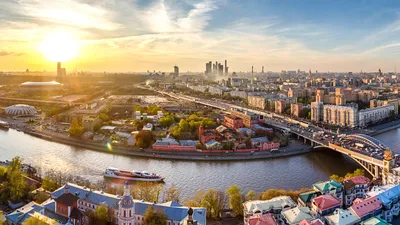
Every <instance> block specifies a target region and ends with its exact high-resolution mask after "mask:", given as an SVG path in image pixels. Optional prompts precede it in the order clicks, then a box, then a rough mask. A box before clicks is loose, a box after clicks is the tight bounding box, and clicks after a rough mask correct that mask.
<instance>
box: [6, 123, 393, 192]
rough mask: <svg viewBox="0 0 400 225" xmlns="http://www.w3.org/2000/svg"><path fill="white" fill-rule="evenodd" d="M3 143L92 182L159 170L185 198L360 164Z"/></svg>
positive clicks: (300, 183)
mask: <svg viewBox="0 0 400 225" xmlns="http://www.w3.org/2000/svg"><path fill="white" fill-rule="evenodd" d="M393 135H399V136H400V133H395V134H393ZM399 136H396V137H399ZM392 139H394V138H393V136H392ZM382 140H383V139H382ZM384 142H385V141H384ZM0 143H1V145H0V153H1V154H0V160H5V159H11V158H13V157H15V156H22V158H23V159H24V160H25V162H27V163H30V164H32V165H35V166H40V167H41V168H42V170H43V171H46V170H50V169H53V170H55V171H62V172H65V173H68V174H71V175H79V176H82V177H83V178H86V179H89V180H90V181H92V182H97V181H99V180H102V179H103V176H102V173H103V171H104V169H105V168H106V167H108V166H113V167H117V168H120V169H130V170H131V169H137V170H148V171H151V172H155V173H158V174H161V175H163V176H165V177H166V180H165V182H166V183H165V185H166V186H169V185H172V184H175V185H176V186H178V187H179V188H181V190H182V191H181V195H182V197H183V198H184V199H185V198H187V197H189V196H192V195H194V193H195V192H197V191H198V190H200V189H209V188H216V189H220V190H223V189H226V188H227V187H229V186H231V185H233V184H237V185H238V186H239V187H241V188H243V190H244V191H246V192H247V191H248V190H250V189H253V190H254V191H256V192H261V191H265V190H266V189H269V188H278V189H300V188H302V187H310V186H311V185H312V184H313V183H315V182H317V181H321V180H326V179H328V177H329V176H330V175H331V174H333V173H335V174H338V175H342V176H343V175H345V174H346V173H347V172H351V171H353V170H354V169H356V168H359V167H358V165H357V164H356V163H355V162H354V161H352V160H351V159H349V158H347V157H346V156H343V155H341V154H340V153H336V152H333V151H331V150H320V151H317V152H313V153H310V154H306V155H299V156H293V157H287V158H277V159H269V160H255V161H248V162H201V161H198V162H185V161H177V160H155V159H146V158H137V157H128V156H120V155H113V154H109V153H100V152H96V151H91V150H85V149H81V148H76V147H71V146H67V145H63V144H59V143H53V142H49V141H46V140H41V139H39V138H36V137H32V136H29V135H26V134H24V133H22V132H17V131H15V130H12V129H10V130H9V131H8V132H4V131H0ZM386 143H387V142H386Z"/></svg>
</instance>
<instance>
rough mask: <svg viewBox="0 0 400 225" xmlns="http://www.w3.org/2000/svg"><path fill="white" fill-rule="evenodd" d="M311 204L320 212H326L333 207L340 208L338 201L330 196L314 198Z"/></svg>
mask: <svg viewBox="0 0 400 225" xmlns="http://www.w3.org/2000/svg"><path fill="white" fill-rule="evenodd" d="M312 201H313V203H314V204H315V205H316V206H317V207H318V208H319V209H321V210H326V209H329V208H332V207H335V206H340V200H339V199H337V198H336V197H334V196H333V195H331V194H325V195H321V196H319V197H316V198H314V199H313V200H312Z"/></svg>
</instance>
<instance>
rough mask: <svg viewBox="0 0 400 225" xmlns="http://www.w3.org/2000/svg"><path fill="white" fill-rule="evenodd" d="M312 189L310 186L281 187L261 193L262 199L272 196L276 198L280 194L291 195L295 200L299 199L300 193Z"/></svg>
mask: <svg viewBox="0 0 400 225" xmlns="http://www.w3.org/2000/svg"><path fill="white" fill-rule="evenodd" d="M309 190H310V189H308V188H302V189H300V190H289V191H286V190H279V189H269V190H266V191H265V192H263V193H261V195H260V199H261V200H270V199H271V198H275V197H278V196H282V195H287V196H289V197H291V198H292V199H293V200H295V201H297V198H298V195H299V194H300V193H303V192H306V191H309Z"/></svg>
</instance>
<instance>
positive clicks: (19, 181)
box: [8, 171, 26, 202]
mask: <svg viewBox="0 0 400 225" xmlns="http://www.w3.org/2000/svg"><path fill="white" fill-rule="evenodd" d="M8 187H9V191H10V200H11V201H13V202H18V201H21V199H22V197H23V196H25V194H26V189H25V188H26V181H25V178H24V177H23V176H22V173H21V171H11V172H9V173H8Z"/></svg>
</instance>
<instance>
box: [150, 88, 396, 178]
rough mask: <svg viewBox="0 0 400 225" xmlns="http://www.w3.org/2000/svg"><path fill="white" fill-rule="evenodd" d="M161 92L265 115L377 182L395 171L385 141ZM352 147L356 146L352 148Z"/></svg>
mask: <svg viewBox="0 0 400 225" xmlns="http://www.w3.org/2000/svg"><path fill="white" fill-rule="evenodd" d="M158 92H159V93H161V94H164V95H168V96H170V97H172V98H176V99H181V100H186V101H191V102H195V103H197V104H202V105H205V106H209V107H213V108H217V109H221V110H225V111H228V110H231V109H237V110H241V111H249V112H252V113H255V114H258V115H262V116H263V118H264V123H265V124H268V125H270V126H272V127H275V128H277V129H280V130H282V131H284V132H289V133H291V134H293V135H295V136H297V138H298V139H303V141H304V143H307V144H310V145H311V146H312V147H314V148H316V149H317V148H329V149H332V150H334V151H336V152H340V153H342V154H344V155H347V156H348V157H350V158H352V159H353V160H354V161H355V162H357V163H358V164H360V165H361V166H362V167H363V168H364V169H365V170H366V171H367V172H368V173H369V174H371V175H372V177H374V178H375V179H377V178H380V177H381V178H382V182H383V183H384V184H385V183H386V182H387V176H388V172H389V171H390V170H391V169H392V168H393V167H394V160H393V159H389V160H386V159H385V156H384V155H385V154H386V153H387V152H389V153H390V154H391V155H393V153H392V152H391V150H390V149H389V148H388V147H387V146H386V145H384V144H383V143H382V142H381V141H379V140H377V139H375V138H373V137H371V136H368V135H365V134H352V135H345V136H341V135H339V136H341V137H340V138H339V136H338V135H337V134H335V133H332V132H327V131H326V130H323V129H322V128H320V127H316V126H312V125H311V126H310V128H308V126H307V127H303V126H300V125H299V124H300V123H301V122H299V121H293V120H292V119H291V118H288V117H285V116H283V115H279V114H275V113H270V112H264V111H260V110H255V109H250V108H247V107H242V106H238V105H234V104H229V103H226V102H223V101H218V102H217V101H213V100H207V99H200V98H196V97H191V96H187V95H183V94H175V93H169V92H162V91H158ZM315 133H324V134H329V135H328V138H326V137H324V136H323V135H315ZM335 140H336V141H335ZM350 144H351V145H352V146H350ZM354 146H357V147H354ZM360 146H363V147H360ZM360 148H361V149H360Z"/></svg>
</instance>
